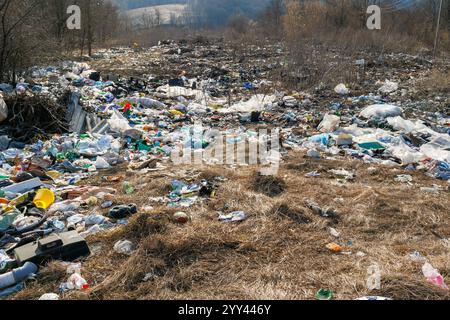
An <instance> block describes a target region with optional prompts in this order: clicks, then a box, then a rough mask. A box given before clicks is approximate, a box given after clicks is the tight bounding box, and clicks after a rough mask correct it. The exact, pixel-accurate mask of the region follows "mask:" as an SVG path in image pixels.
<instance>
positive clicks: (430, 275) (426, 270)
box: [422, 262, 448, 290]
mask: <svg viewBox="0 0 450 320" xmlns="http://www.w3.org/2000/svg"><path fill="white" fill-rule="evenodd" d="M422 272H423V275H424V276H425V278H427V280H428V281H429V282H431V283H434V284H435V285H437V286H438V287H440V288H441V289H444V290H448V286H447V285H446V284H445V282H444V278H443V277H442V275H441V274H440V273H439V271H438V270H436V269H435V268H434V267H433V266H432V265H431V264H429V263H428V262H427V263H425V264H424V265H423V267H422Z"/></svg>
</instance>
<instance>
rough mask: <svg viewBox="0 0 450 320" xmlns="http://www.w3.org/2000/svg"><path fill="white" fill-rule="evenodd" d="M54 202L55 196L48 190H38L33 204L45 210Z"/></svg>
mask: <svg viewBox="0 0 450 320" xmlns="http://www.w3.org/2000/svg"><path fill="white" fill-rule="evenodd" d="M54 202H55V194H54V193H53V191H52V190H49V189H39V190H38V192H36V196H35V197H34V200H33V203H34V204H35V205H36V207H38V208H41V209H47V208H48V207H50V206H51V205H52V204H53V203H54Z"/></svg>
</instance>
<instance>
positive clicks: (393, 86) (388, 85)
mask: <svg viewBox="0 0 450 320" xmlns="http://www.w3.org/2000/svg"><path fill="white" fill-rule="evenodd" d="M397 90H398V83H397V82H393V81H389V80H386V82H385V83H384V85H383V86H382V87H381V88H380V89H379V90H378V91H380V92H381V93H384V94H388V93H392V92H395V91H397Z"/></svg>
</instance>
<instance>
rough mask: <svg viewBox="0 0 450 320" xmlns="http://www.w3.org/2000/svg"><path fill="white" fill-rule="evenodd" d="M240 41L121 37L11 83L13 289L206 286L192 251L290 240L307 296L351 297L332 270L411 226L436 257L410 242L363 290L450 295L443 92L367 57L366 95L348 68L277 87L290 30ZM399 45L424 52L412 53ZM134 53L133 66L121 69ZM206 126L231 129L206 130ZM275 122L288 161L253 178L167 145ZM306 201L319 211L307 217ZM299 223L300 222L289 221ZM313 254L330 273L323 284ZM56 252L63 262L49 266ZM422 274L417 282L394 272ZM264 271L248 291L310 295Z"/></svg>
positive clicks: (55, 292)
mask: <svg viewBox="0 0 450 320" xmlns="http://www.w3.org/2000/svg"><path fill="white" fill-rule="evenodd" d="M231 51H232V49H230V48H228V47H227V46H226V45H224V44H220V45H215V44H209V45H201V44H190V43H186V42H175V41H170V42H167V43H165V44H160V45H158V46H155V47H152V48H149V49H147V50H142V51H140V52H135V51H133V50H132V49H129V48H113V49H108V50H100V51H99V52H97V54H96V58H94V59H93V60H92V61H90V62H89V63H85V62H82V63H80V62H73V61H66V62H63V63H60V64H56V65H54V66H37V67H35V68H34V69H33V70H32V72H31V76H30V77H29V78H27V79H23V81H22V82H20V83H18V84H15V85H13V84H2V85H1V86H0V90H1V95H2V98H1V99H0V122H1V124H0V165H1V167H0V204H1V216H0V261H1V264H0V273H1V275H0V296H1V297H2V298H6V297H9V298H14V297H17V298H29V299H36V300H37V299H40V300H58V299H66V298H67V299H76V298H83V297H89V298H94V297H101V298H122V297H124V296H126V297H135V298H136V297H138V296H139V295H140V296H139V297H148V296H145V294H144V293H143V292H145V291H146V290H153V289H149V288H150V287H152V288H154V287H158V286H159V287H160V288H162V287H165V288H166V289H165V290H169V291H170V290H173V291H177V292H188V293H189V292H190V294H193V296H189V295H187V296H188V297H202V296H201V295H195V293H192V292H193V291H197V292H200V291H199V290H195V288H196V286H197V283H196V282H195V281H191V280H192V279H191V277H193V276H192V275H191V274H190V273H189V272H194V273H195V272H199V274H197V276H198V279H200V280H198V281H200V283H202V281H203V280H201V279H203V277H206V278H208V279H210V280H211V278H209V277H211V275H209V274H208V272H210V271H204V270H206V269H195V268H199V266H198V263H200V262H201V261H204V263H208V261H209V260H211V261H222V260H223V261H227V259H228V258H229V259H230V260H229V262H230V263H232V264H231V265H230V268H233V267H232V265H233V264H235V263H236V266H237V263H238V261H239V260H243V259H247V257H246V255H247V254H248V259H250V260H249V261H255V259H256V256H258V257H259V258H260V259H266V260H264V261H265V262H264V263H262V264H267V265H268V266H269V264H270V268H272V267H277V268H280V270H284V268H287V265H285V266H283V265H282V264H280V262H279V261H277V260H276V259H275V260H274V258H273V256H272V257H271V255H272V254H271V252H272V251H270V250H272V249H273V250H275V251H277V252H278V251H280V250H281V251H283V252H288V251H289V250H292V251H289V252H291V253H289V254H287V255H286V256H285V258H284V259H285V260H291V258H289V257H290V256H301V255H303V254H306V255H307V256H308V258H306V259H305V260H311V263H309V262H304V263H305V265H304V266H303V267H299V268H298V269H299V270H302V271H304V272H306V273H308V272H312V273H311V277H310V278H309V279H310V280H308V281H309V284H306V283H304V284H305V285H307V287H308V289H307V290H299V291H302V292H307V293H308V295H309V298H310V299H314V298H317V299H319V300H330V299H333V298H336V297H337V298H352V299H356V298H360V296H357V295H356V294H357V293H356V292H351V290H350V291H341V292H340V290H341V289H342V287H341V286H339V285H336V284H334V286H333V283H332V282H330V283H326V281H327V280H326V279H329V278H333V277H334V276H335V274H333V272H334V271H332V270H333V268H334V265H335V264H337V266H338V267H337V268H338V269H340V270H341V271H342V272H344V273H345V272H346V271H348V270H349V268H355V270H356V269H357V268H358V267H357V265H359V268H360V269H358V271H357V272H356V271H355V272H356V273H357V274H364V275H365V274H366V269H367V268H368V267H370V264H369V262H370V260H371V259H372V260H375V261H378V260H376V259H381V260H380V263H381V264H382V263H387V265H388V266H386V268H394V267H393V266H392V265H393V264H390V263H388V262H387V260H386V261H385V260H383V259H388V258H381V255H382V254H383V250H392V251H389V252H391V253H392V255H393V256H394V257H398V255H400V253H401V254H403V253H404V252H403V251H402V250H403V249H404V247H402V246H403V244H404V243H409V246H411V247H414V246H416V247H417V250H419V248H420V250H424V251H426V252H427V253H428V255H430V258H431V259H434V263H435V264H436V265H435V264H433V267H431V265H426V266H424V267H423V268H422V267H421V266H420V265H412V263H411V262H410V261H409V260H408V259H406V260H405V262H404V263H405V265H406V264H407V263H410V264H408V267H406V269H402V267H401V265H400V268H399V269H395V270H392V269H388V270H385V271H384V272H386V273H387V276H386V277H387V278H386V279H387V280H383V281H385V282H383V283H384V284H383V286H382V287H381V288H379V289H378V291H375V292H369V291H367V290H364V289H362V287H361V283H362V282H364V281H365V279H364V278H361V279H362V280H361V279H359V280H358V281H359V282H355V286H358V287H359V290H358V293H361V292H364V294H366V295H367V297H363V298H360V299H361V300H378V299H382V300H383V299H398V298H401V297H402V294H405V296H407V297H410V298H417V297H421V293H417V296H414V295H413V296H411V294H412V293H411V292H413V291H414V290H413V289H411V288H412V286H414V285H415V286H417V287H419V288H422V289H420V290H424V291H426V292H427V293H428V294H429V295H430V296H433V297H438V298H441V297H445V296H446V295H447V296H446V297H448V287H447V286H446V285H445V279H444V277H446V276H445V274H444V273H442V275H441V274H440V273H439V272H438V271H437V270H436V269H437V268H440V269H442V268H445V267H446V268H448V260H447V265H445V263H443V261H444V260H445V259H444V258H443V257H447V258H448V249H449V247H448V243H449V239H450V234H449V233H448V226H449V223H450V221H449V219H448V212H449V211H448V210H449V208H450V203H449V181H450V117H449V105H450V98H449V96H446V97H445V98H441V99H434V100H433V101H432V102H429V97H426V98H417V99H413V98H412V97H413V95H414V90H413V89H412V88H411V87H410V85H411V83H410V82H407V81H406V80H405V81H401V80H400V79H405V77H400V76H399V75H398V73H401V72H405V71H401V70H397V71H396V72H397V73H395V72H392V73H388V74H387V75H386V76H392V78H391V80H386V79H380V78H376V76H375V70H371V69H368V70H367V75H366V78H369V79H370V77H373V79H372V82H370V84H368V85H367V87H366V88H363V90H362V91H365V92H364V93H363V94H362V95H361V90H355V89H353V88H352V86H351V85H350V84H339V83H337V84H336V87H335V88H328V89H324V90H322V91H320V90H319V91H315V92H306V91H305V92H296V91H294V92H292V91H288V90H282V88H277V86H276V84H275V83H274V82H272V78H271V76H272V75H273V73H274V72H276V69H277V68H278V62H277V61H278V60H279V59H280V56H281V54H282V47H280V46H269V47H266V48H261V47H253V48H252V47H251V46H249V50H248V52H247V56H246V59H243V60H244V62H243V61H238V60H233V59H224V57H226V56H227V55H228V54H229V52H231ZM390 59H391V60H395V61H400V60H403V61H406V62H405V63H409V64H411V65H413V64H414V65H415V66H417V69H419V70H420V71H421V72H426V71H427V70H428V68H429V67H428V65H427V64H423V65H421V64H420V63H419V62H417V60H416V59H415V57H412V56H392V57H390ZM119 61H120V63H119ZM130 69H134V70H135V71H134V72H135V73H138V75H135V74H133V75H127V74H126V73H127V70H130ZM412 72H413V71H411V73H412ZM402 90H403V93H404V94H403V95H402V93H401V92H402ZM198 123H201V126H202V127H201V129H200V131H199V132H198ZM211 129H216V130H219V131H220V132H222V133H224V136H225V139H223V140H222V139H221V138H220V137H219V138H218V137H217V136H215V135H212V134H207V135H204V133H205V132H208V131H210V130H211ZM261 129H264V130H265V133H260V131H259V130H261ZM275 129H277V133H278V135H279V139H278V140H275V141H272V142H271V144H272V146H273V145H275V144H279V150H278V151H276V152H271V153H267V154H266V155H265V157H264V158H265V159H266V160H267V159H269V160H270V161H269V162H266V164H267V163H272V164H273V163H274V162H275V160H274V159H279V160H280V162H281V168H280V169H279V170H280V172H279V173H278V175H277V177H278V178H274V179H272V180H270V179H261V180H259V181H258V188H254V189H252V187H251V186H250V187H248V186H247V185H248V184H247V183H246V182H242V181H250V180H251V179H252V177H254V176H256V175H258V174H259V170H260V169H261V168H260V166H261V165H262V161H256V162H255V163H250V164H248V163H246V160H247V158H246V157H244V161H243V162H244V163H235V162H233V161H231V162H226V163H223V164H220V157H219V155H220V152H216V153H215V155H214V156H213V157H212V158H209V159H208V160H207V161H206V160H205V161H203V160H202V159H200V162H199V163H195V166H193V165H191V164H188V163H182V164H181V165H180V164H177V163H175V161H174V159H173V154H174V152H176V151H178V150H181V149H184V150H185V152H184V155H191V152H192V154H193V159H195V156H196V154H202V153H206V152H208V151H210V150H212V149H215V148H216V147H217V146H218V145H220V144H222V142H223V143H224V144H225V145H227V144H232V145H236V146H237V148H239V147H238V146H239V145H240V143H241V144H242V143H243V144H249V145H250V146H251V145H252V144H251V143H258V142H260V141H265V142H267V141H270V135H271V132H273V131H275ZM196 133H200V134H198V135H197V134H196ZM186 137H188V139H186ZM186 150H188V151H187V152H186ZM233 150H234V149H233ZM243 150H244V151H243V152H244V154H245V150H246V149H245V148H244V149H243ZM218 164H219V165H218ZM252 170H253V171H252ZM254 170H257V171H258V172H256V171H254ZM208 172H209V173H208ZM281 177H283V179H284V180H285V181H284V182H283V183H281V182H280V183H278V182H277V180H276V179H281ZM279 185H283V186H284V187H283V188H282V189H279V188H278V189H279V190H278V191H277V192H276V193H274V192H272V191H273V189H274V188H276V187H277V186H279ZM301 186H307V187H305V188H302V187H301ZM421 188H422V189H421ZM430 190H431V191H430ZM393 194H397V196H392V195H393ZM267 195H271V196H270V197H269V196H267ZM273 195H275V196H273ZM396 197H398V198H397V199H396ZM277 198H278V199H280V200H277ZM276 201H285V202H286V203H285V204H284V205H283V206H282V207H283V208H284V209H283V215H282V216H283V217H286V216H287V217H292V219H283V218H280V215H275V216H273V217H272V216H271V215H270V214H271V212H273V210H272V207H273V206H274V205H275V207H276V203H275V202H276ZM397 201H400V204H399V203H398V202H397ZM369 206H370V207H369ZM371 210H375V212H376V213H374V212H372V211H371ZM420 210H422V211H420ZM430 210H431V211H430ZM433 210H434V211H433ZM432 214H434V215H433V216H431V215H432ZM443 215H446V216H445V217H444V216H443ZM300 216H301V217H303V218H304V219H300V220H301V221H306V222H307V223H302V224H300V223H296V222H295V221H300V220H299V219H296V218H295V217H300ZM272 220H273V221H272ZM312 221H313V222H314V223H311V222H312ZM275 222H276V225H278V226H275V224H273V223H275ZM266 224H268V227H267V226H265V225H266ZM412 224H415V225H416V226H417V225H419V226H420V227H419V228H418V229H414V226H413V225H412ZM272 227H273V228H274V229H273V230H276V231H269V230H268V229H270V228H272ZM209 228H212V229H209ZM194 229H195V230H194ZM330 230H331V231H330ZM418 230H420V231H418ZM427 230H429V231H427ZM208 232H210V233H208ZM259 232H262V234H258V233H259ZM270 232H274V233H270ZM330 232H331V234H330ZM233 234H239V237H237V238H233ZM294 234H297V235H294ZM300 234H305V235H306V236H305V237H306V238H303V240H301V241H300V240H298V239H297V238H295V237H299V236H300ZM383 234H385V235H386V237H387V238H385V239H388V240H383V239H382V235H383ZM196 237H198V238H196ZM285 237H286V238H285ZM289 237H293V238H289ZM278 239H285V240H283V241H285V242H283V241H281V242H280V241H278ZM289 239H292V240H289ZM294 239H296V240H294ZM421 241H423V243H421ZM428 245H429V246H433V248H434V249H429V248H427V246H428ZM274 248H276V249H274ZM269 251H270V252H269ZM275 251H273V252H275ZM281 251H280V252H281ZM234 253H235V254H238V255H239V256H241V257H242V258H238V259H237V258H236V256H233V254H234ZM433 255H435V256H433ZM227 257H228V258H227ZM243 257H246V258H243ZM261 257H262V258H261ZM102 259H104V260H105V259H106V260H105V261H109V263H111V264H112V265H111V266H109V267H108V266H106V265H104V264H102V263H103V262H102V261H103V260H102ZM129 259H130V260H129ZM233 259H235V260H233ZM315 259H317V261H321V263H320V268H321V270H320V272H321V273H320V277H322V276H323V277H324V278H321V280H320V281H319V283H317V284H314V285H313V286H312V287H311V281H312V280H311V279H312V278H314V277H315V276H314V271H313V270H314V269H313V268H315V266H313V263H314V261H315ZM130 261H131V262H130ZM343 261H346V262H345V263H347V264H346V267H342V266H341V265H340V263H344V262H343ZM402 261H403V260H402ZM406 261H407V262H406ZM397 262H398V261H396V263H397ZM74 263H75V264H76V266H77V267H74V265H73V264H74ZM117 263H119V264H120V265H121V267H118V265H117ZM114 265H115V266H116V267H117V268H115V267H113V266H114ZM250 265H251V264H250ZM361 266H362V267H361ZM191 267H192V268H194V269H192V270H197V271H190V270H191V269H189V268H191ZM328 267H330V268H328ZM134 268H135V269H136V270H135V273H133V271H132V270H133V269H134ZM176 268H179V269H180V270H185V273H184V276H185V277H186V278H185V279H181V280H180V277H184V276H182V275H181V274H180V273H177V271H176V270H175V269H176ZM205 268H206V267H205ZM251 268H252V267H250V269H248V270H247V271H245V272H244V273H247V272H249V273H252V271H251ZM435 268H436V269H435ZM225 269H229V268H225ZM48 270H59V273H58V274H60V275H61V276H55V277H53V278H49V277H48V276H47V277H43V276H42V275H43V274H44V275H45V274H48V273H49V271H48ZM66 270H67V272H66ZM99 270H102V271H99ZM200 270H203V271H200ZM220 270H221V269H217V272H222V271H220ZM324 270H328V271H327V272H330V273H329V274H325V273H322V272H323V271H324ZM422 270H423V274H424V275H425V278H426V279H423V275H422ZM241 271H242V270H239V272H241ZM51 272H56V271H51ZM99 272H100V273H103V274H99ZM233 272H237V270H235V271H233ZM286 272H288V273H286V274H289V276H293V273H291V272H293V271H291V270H288V269H286ZM406 273H408V274H407V275H406ZM131 274H133V276H131ZM233 274H234V273H233ZM236 274H238V273H236ZM283 274H284V271H283ZM261 277H262V278H264V276H261ZM404 277H406V278H407V279H406V280H402V278H404ZM144 278H145V281H144V280H143V279H144ZM168 278H171V279H172V280H171V281H172V282H171V283H168V282H167V281H169V280H167V279H168ZM230 278H232V277H231V276H230ZM413 278H414V279H415V280H411V279H413ZM46 279H47V280H46ZM119 279H120V280H119ZM177 279H179V280H177ZM399 279H400V280H399ZM410 280H411V281H412V282H411V283H410V284H407V285H410V286H411V287H407V285H405V286H404V287H405V288H406V289H405V291H409V293H405V292H397V291H395V290H394V287H395V286H396V283H398V282H401V281H405V282H408V281H410ZM422 280H423V281H422ZM446 280H447V283H448V282H450V280H449V279H448V273H447V279H446ZM46 281H47V282H46ZM122 281H123V283H126V285H124V284H119V282H122ZM176 281H179V283H176ZM205 281H206V280H205ZM224 281H225V280H224ZM230 281H235V280H230ZM236 281H241V280H238V279H237V278H236ZM242 281H244V280H242ZM255 281H260V280H255ZM308 281H307V282H308ZM324 281H325V282H324ZM396 281H397V282H396ZM421 281H422V282H421ZM213 282H214V281H213ZM243 283H245V281H244V282H243ZM252 283H254V281H253V282H252ZM325 283H326V285H327V286H330V288H327V289H324V288H322V287H321V286H323V285H324V284H325ZM356 283H357V284H356ZM401 283H403V282H401ZM418 283H419V284H420V285H419V284H418ZM116 284H117V286H116ZM228 284H229V283H226V284H225V285H228ZM203 285H205V286H207V285H208V284H207V283H206V282H205V283H204V284H203ZM433 285H435V286H436V288H433V287H432V286H433ZM214 286H216V285H214ZM214 286H212V287H211V288H213V287H214ZM420 286H422V287H420ZM112 287H114V289H111V288H112ZM244 287H245V285H244ZM399 287H401V286H400V285H399ZM127 288H128V289H127ZM130 288H134V289H130ZM261 288H263V287H261ZM261 288H259V289H256V288H253V287H251V286H250V287H248V292H247V295H243V296H246V297H253V296H255V297H256V296H257V295H258V294H262V295H263V296H265V295H264V294H267V292H269V291H270V292H275V293H274V294H276V297H275V298H282V299H285V298H295V297H298V295H296V294H295V293H293V292H287V291H285V289H281V288H280V289H275V287H272V284H268V287H264V288H265V289H261ZM408 288H410V289H408ZM45 290H48V291H49V292H46V291H45ZM114 290H116V291H114ZM120 290H123V291H120ZM126 290H135V291H133V292H128V293H127V294H126V295H125V293H124V292H125V291H126ZM261 290H262V291H261ZM396 290H400V289H398V288H397V289H396ZM418 290H419V289H418ZM433 290H434V291H433ZM439 290H441V291H439ZM44 292H46V293H45V294H44ZM120 292H122V294H123V296H121V293H120ZM211 292H213V291H211ZM214 292H215V291H214ZM264 292H265V293H264ZM427 293H424V295H426V294H427ZM153 294H154V296H152V297H161V296H160V295H158V293H155V292H153ZM408 294H410V295H409V296H408ZM383 295H387V297H383ZM220 296H222V295H220ZM272 297H273V296H272Z"/></svg>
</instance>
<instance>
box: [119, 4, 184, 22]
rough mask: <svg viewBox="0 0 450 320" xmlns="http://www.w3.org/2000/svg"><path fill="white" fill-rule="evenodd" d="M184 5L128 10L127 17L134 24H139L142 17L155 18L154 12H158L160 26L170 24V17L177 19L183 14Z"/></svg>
mask: <svg viewBox="0 0 450 320" xmlns="http://www.w3.org/2000/svg"><path fill="white" fill-rule="evenodd" d="M185 9H186V5H185V4H166V5H159V6H152V7H145V8H138V9H131V10H128V11H127V13H128V15H129V16H130V17H131V18H133V20H134V21H136V24H139V23H141V19H142V17H143V15H151V16H155V14H156V12H159V14H160V19H161V24H170V23H171V22H172V17H175V18H177V19H178V18H179V17H180V16H182V15H183V13H184V12H185Z"/></svg>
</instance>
